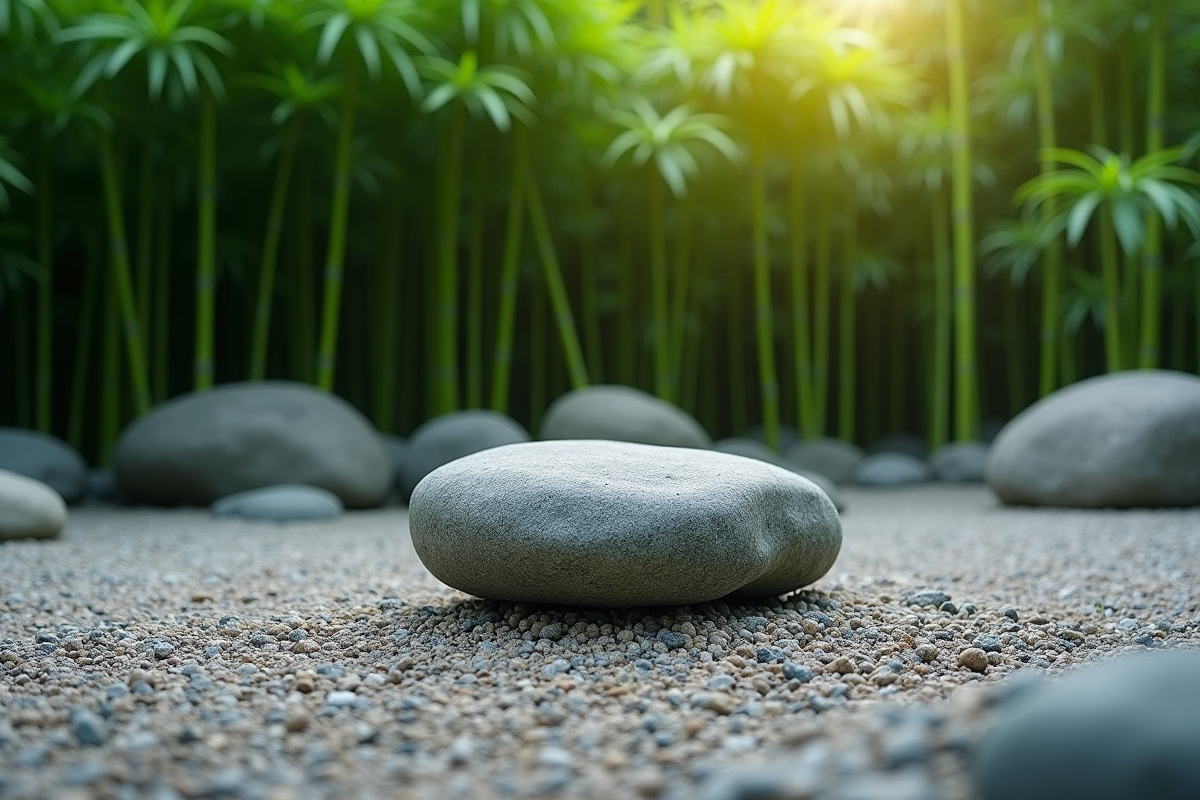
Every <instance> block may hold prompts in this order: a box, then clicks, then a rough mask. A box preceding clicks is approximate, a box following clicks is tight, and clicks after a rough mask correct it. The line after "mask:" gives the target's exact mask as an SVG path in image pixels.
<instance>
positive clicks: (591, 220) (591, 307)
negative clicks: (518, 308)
mask: <svg viewBox="0 0 1200 800" xmlns="http://www.w3.org/2000/svg"><path fill="white" fill-rule="evenodd" d="M582 184H583V185H582V186H580V191H579V203H580V209H579V214H580V217H581V219H582V220H583V233H582V235H581V236H580V237H579V244H580V247H579V283H580V284H581V287H582V292H581V293H580V306H581V308H580V310H581V311H582V313H583V346H584V348H585V350H586V353H587V365H588V375H590V376H591V377H592V379H593V380H595V381H596V382H597V383H603V382H604V377H603V376H604V333H603V326H602V324H601V320H600V303H599V295H600V276H599V275H598V274H597V270H596V248H597V242H596V230H595V227H596V210H595V205H594V204H595V200H594V199H593V197H592V187H591V184H590V183H588V181H587V179H586V178H584V179H583V180H582Z"/></svg>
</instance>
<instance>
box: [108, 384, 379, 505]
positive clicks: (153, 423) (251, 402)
mask: <svg viewBox="0 0 1200 800" xmlns="http://www.w3.org/2000/svg"><path fill="white" fill-rule="evenodd" d="M115 469H116V474H117V482H118V484H119V486H120V488H121V491H122V492H123V493H124V494H125V496H126V497H128V498H129V500H130V501H131V502H139V501H140V502H146V503H157V504H161V505H178V504H194V505H208V504H210V503H211V502H212V501H213V500H216V499H217V498H220V497H225V496H226V495H230V494H233V493H234V492H240V491H244V490H246V489H258V488H261V487H263V486H276V485H279V484H283V483H303V484H309V485H311V486H320V487H322V488H324V489H328V490H329V491H331V492H333V493H334V494H336V495H337V496H338V497H340V498H341V499H342V502H343V503H344V504H345V505H346V507H347V508H373V507H375V506H378V505H379V504H380V503H382V502H383V501H384V499H386V497H387V494H388V490H389V488H390V487H391V483H392V469H391V465H390V464H389V463H388V457H387V451H386V450H384V447H383V443H382V442H381V441H380V439H379V435H378V434H377V433H376V432H375V429H374V428H373V427H372V426H371V424H370V423H369V422H368V421H367V419H366V417H364V416H363V415H362V414H361V413H359V412H358V410H357V409H355V408H354V407H353V406H351V405H350V404H349V403H347V402H346V401H345V400H343V399H341V398H340V397H337V396H336V395H332V394H329V393H328V392H323V391H321V390H319V389H316V388H315V387H312V386H308V385H306V384H301V383H290V382H284V381H263V382H258V383H230V384H225V385H222V386H218V387H216V388H215V389H212V390H210V391H207V392H193V393H189V394H185V395H183V396H181V397H177V398H175V399H173V400H169V401H167V402H166V403H163V404H161V405H159V406H157V407H156V408H154V409H153V410H151V411H150V413H149V414H147V415H145V416H144V417H141V418H140V419H137V420H134V421H133V422H132V423H131V424H130V425H129V427H128V428H126V429H125V431H124V432H123V433H122V434H121V438H120V440H119V441H118V442H117V449H116V457H115Z"/></svg>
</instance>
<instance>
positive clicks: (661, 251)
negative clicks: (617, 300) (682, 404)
mask: <svg viewBox="0 0 1200 800" xmlns="http://www.w3.org/2000/svg"><path fill="white" fill-rule="evenodd" d="M647 182H648V184H649V185H648V187H647V198H648V205H649V208H648V211H649V214H648V216H647V219H648V227H649V238H650V305H651V308H652V310H653V319H654V393H655V394H656V395H657V396H658V397H659V398H660V399H662V400H666V401H667V402H671V403H673V402H675V392H674V388H675V387H674V383H675V376H674V373H673V371H672V369H671V335H670V331H669V329H670V319H669V316H670V312H669V311H668V304H667V229H666V223H665V222H664V219H663V215H664V211H663V205H664V202H665V201H664V199H663V180H662V177H661V176H660V175H659V174H658V173H657V172H656V171H654V170H648V171H647Z"/></svg>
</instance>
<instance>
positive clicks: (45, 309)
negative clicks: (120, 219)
mask: <svg viewBox="0 0 1200 800" xmlns="http://www.w3.org/2000/svg"><path fill="white" fill-rule="evenodd" d="M51 185H52V184H51V170H50V146H49V144H47V143H46V142H45V141H43V142H42V145H41V147H40V149H39V151H38V178H37V257H38V263H39V264H40V265H41V267H42V275H41V280H40V281H38V295H37V370H36V372H37V377H36V378H35V382H36V383H35V397H34V410H35V414H34V421H35V424H36V426H37V429H38V430H39V431H42V432H43V433H50V413H51V400H52V396H53V369H54V356H53V354H54V340H53V337H54V239H53V236H54V229H53V221H52V217H51V211H52V208H53V206H52V204H51V202H50V201H51Z"/></svg>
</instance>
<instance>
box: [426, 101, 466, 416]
mask: <svg viewBox="0 0 1200 800" xmlns="http://www.w3.org/2000/svg"><path fill="white" fill-rule="evenodd" d="M465 128H466V111H465V110H464V109H463V107H462V106H461V105H456V106H455V107H454V111H453V117H452V119H451V122H450V135H449V137H448V138H447V139H446V150H445V152H444V153H443V154H442V162H441V169H440V172H439V177H438V239H437V241H438V253H437V299H436V301H435V304H434V313H435V315H436V316H435V322H434V331H435V335H434V342H433V352H434V361H433V374H432V377H431V383H432V384H433V399H434V404H433V413H434V414H435V415H436V414H446V413H448V412H451V411H456V410H458V407H459V382H458V211H459V198H460V193H461V183H462V153H463V136H464V132H465Z"/></svg>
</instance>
